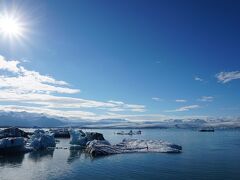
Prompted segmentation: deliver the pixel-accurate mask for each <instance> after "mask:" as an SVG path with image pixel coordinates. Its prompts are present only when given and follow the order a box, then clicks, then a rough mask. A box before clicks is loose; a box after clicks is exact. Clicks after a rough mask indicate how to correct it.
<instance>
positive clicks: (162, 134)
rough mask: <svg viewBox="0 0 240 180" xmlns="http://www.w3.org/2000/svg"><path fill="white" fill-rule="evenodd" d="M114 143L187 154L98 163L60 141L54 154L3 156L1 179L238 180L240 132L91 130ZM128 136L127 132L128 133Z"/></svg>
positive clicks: (107, 159) (99, 159)
mask: <svg viewBox="0 0 240 180" xmlns="http://www.w3.org/2000/svg"><path fill="white" fill-rule="evenodd" d="M91 131H97V132H100V133H103V134H104V137H105V138H106V139H107V140H108V141H109V142H110V143H113V144H115V143H118V142H120V141H122V139H123V138H137V139H153V140H158V139H162V140H166V141H169V142H172V143H176V144H179V145H181V146H182V147H183V150H182V153H178V154H167V153H130V154H117V155H110V156H104V157H97V158H93V157H91V156H89V155H87V154H85V153H83V152H81V151H80V150H70V149H69V139H59V140H60V142H59V143H58V144H57V147H59V148H57V149H55V150H54V151H50V150H49V151H43V152H32V153H27V154H25V155H18V156H11V157H0V179H1V180H10V179H11V180H12V179H14V180H18V179H19V180H20V179H21V180H28V179H34V180H42V179H46V180H55V179H124V180H125V179H180V180H181V179H183V180H185V179H239V178H240V171H239V162H240V153H239V150H240V131H239V130H217V131H215V132H198V131H195V130H183V129H143V130H142V134H141V135H133V136H129V135H116V134H114V132H116V131H118V130H114V129H97V130H91ZM125 131H128V130H125Z"/></svg>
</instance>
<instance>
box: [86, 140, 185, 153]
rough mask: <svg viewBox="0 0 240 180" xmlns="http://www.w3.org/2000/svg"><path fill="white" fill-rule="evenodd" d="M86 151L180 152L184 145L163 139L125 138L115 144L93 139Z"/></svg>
mask: <svg viewBox="0 0 240 180" xmlns="http://www.w3.org/2000/svg"><path fill="white" fill-rule="evenodd" d="M85 151H86V152H87V153H89V154H91V155H92V156H102V155H111V154H120V153H138V152H142V153H147V152H156V153H180V152H181V151H182V147H181V146H179V145H176V144H172V143H169V142H166V141H162V140H138V139H124V140H123V141H122V142H120V143H118V144H115V145H111V144H110V143H109V142H108V141H106V140H93V141H89V142H88V143H87V146H86V150H85Z"/></svg>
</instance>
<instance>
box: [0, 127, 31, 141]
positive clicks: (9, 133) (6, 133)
mask: <svg viewBox="0 0 240 180" xmlns="http://www.w3.org/2000/svg"><path fill="white" fill-rule="evenodd" d="M7 137H24V138H29V137H28V133H27V132H25V131H23V130H21V129H19V128H16V127H10V128H6V129H3V130H1V131H0V139H1V138H7Z"/></svg>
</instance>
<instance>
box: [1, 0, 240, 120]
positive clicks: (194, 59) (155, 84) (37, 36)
mask: <svg viewBox="0 0 240 180" xmlns="http://www.w3.org/2000/svg"><path fill="white" fill-rule="evenodd" d="M239 8H240V3H239V2H237V1H201V2H195V1H185V0H183V1H178V0H176V1H173V0H171V1H139V0H135V1H134V0H130V1H126V0H124V1H105V0H103V1H97V0H96V1H93V0H92V1H53V0H50V1H49V0H48V1H42V0H41V1H40V0H39V1H0V14H4V13H8V14H15V16H17V17H19V19H20V20H19V21H21V22H22V23H23V24H24V32H23V37H15V38H11V39H10V38H7V37H4V36H3V35H2V36H1V35H0V36H1V37H0V55H1V58H2V62H1V60H0V62H1V63H5V66H3V65H2V67H1V65H0V73H1V74H0V76H1V78H2V80H0V82H2V85H1V84H0V90H1V93H2V96H4V97H0V104H1V109H2V110H18V111H20V110H27V111H30V112H35V111H39V109H41V110H42V112H43V113H49V114H51V115H59V113H60V112H61V113H62V114H60V115H63V116H66V117H69V118H76V119H77V118H82V119H99V118H127V119H130V120H131V119H132V120H142V119H146V120H153V119H154V120H155V119H159V120H161V119H164V118H172V117H174V118H175V117H176V118H177V117H188V116H189V117H190V116H191V117H192V116H214V117H219V116H239V112H240V111H239V110H240V104H239V100H240V94H239V88H240V60H239V57H240V50H239V49H240V44H239V42H240V36H239V32H240V23H239V21H240V12H239ZM1 12H2V13H1ZM13 12H14V13H13ZM1 58H0V59H1ZM13 60H15V61H17V62H16V63H15V65H14V63H13V64H11V68H10V66H9V62H12V61H13ZM6 67H8V68H6ZM14 67H15V72H13V71H14ZM16 68H17V70H16ZM23 68H24V70H23ZM33 72H35V73H33ZM36 73H38V75H36ZM29 74H30V75H31V77H30V78H29V77H28V76H29ZM33 74H34V75H33ZM39 75H41V76H42V79H44V80H40V81H39V79H41V78H39ZM43 76H44V77H43ZM9 77H15V79H14V80H16V81H18V82H21V81H22V83H20V84H19V86H16V85H15V83H14V82H13V79H10V80H9ZM47 77H51V78H52V80H49V79H48V80H46V78H47ZM22 79H24V80H22ZM26 79H28V80H29V79H31V81H29V82H28V81H27V80H26ZM35 80H37V81H39V82H38V84H36V87H39V88H40V89H39V90H37V89H36V87H33V86H34V85H33V86H32V87H31V86H29V84H31V82H33V81H35ZM53 80H54V82H53ZM7 81H11V83H12V84H11V85H9V82H7ZM55 81H57V82H55ZM58 81H64V82H66V83H59V82H58ZM3 82H5V83H6V82H7V83H8V86H7V85H6V84H5V85H4V83H3ZM24 84H25V85H24ZM26 84H28V87H25V86H27V85H26ZM46 84H47V85H50V86H52V87H51V88H50V87H47V89H46V87H45V86H44V87H43V86H42V85H46ZM40 86H41V87H40ZM53 87H54V88H56V87H64V88H67V89H68V90H67V89H64V90H63V91H59V89H58V90H53ZM41 88H42V89H41ZM44 88H45V89H44ZM49 88H50V89H49ZM71 90H72V91H71ZM74 90H75V91H74ZM66 91H67V92H66ZM69 91H71V93H69ZM4 93H5V94H4ZM7 95H9V96H10V97H13V96H14V97H15V98H14V99H13V98H12V99H11V98H9V99H8V98H6V97H8V96H7ZM26 96H27V97H26ZM36 97H38V98H36ZM59 97H60V99H61V100H59ZM31 98H33V99H32V101H31V102H29V99H31ZM68 98H75V99H74V102H75V101H76V102H75V103H72V102H71V99H68ZM39 99H41V102H40V101H39ZM42 99H44V103H43V100H42ZM53 99H54V100H53ZM83 100H84V102H83ZM92 101H94V102H92ZM116 101H117V102H116ZM57 102H58V103H57ZM63 104H65V105H66V106H63ZM96 104H97V105H96ZM69 114H75V116H74V117H73V116H71V115H69ZM143 117H144V118H143Z"/></svg>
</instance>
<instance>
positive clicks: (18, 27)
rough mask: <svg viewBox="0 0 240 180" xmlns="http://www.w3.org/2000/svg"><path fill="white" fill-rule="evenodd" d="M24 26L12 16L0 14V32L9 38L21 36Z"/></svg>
mask: <svg viewBox="0 0 240 180" xmlns="http://www.w3.org/2000/svg"><path fill="white" fill-rule="evenodd" d="M23 31H24V26H23V24H22V23H21V22H20V21H19V20H18V19H17V18H14V17H11V16H7V15H5V16H0V34H1V35H4V36H7V37H9V38H13V37H16V38H19V37H21V36H23Z"/></svg>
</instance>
